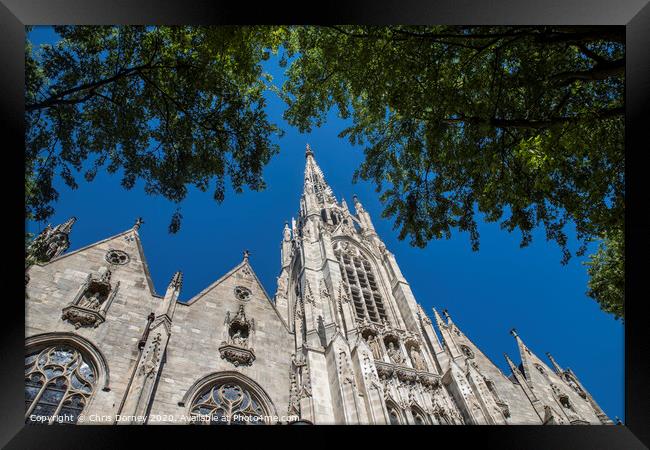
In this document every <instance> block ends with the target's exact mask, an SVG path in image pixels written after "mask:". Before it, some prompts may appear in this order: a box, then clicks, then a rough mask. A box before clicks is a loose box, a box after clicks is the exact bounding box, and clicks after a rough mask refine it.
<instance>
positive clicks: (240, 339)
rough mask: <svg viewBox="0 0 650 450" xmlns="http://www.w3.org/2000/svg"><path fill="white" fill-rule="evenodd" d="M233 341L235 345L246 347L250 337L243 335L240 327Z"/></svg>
mask: <svg viewBox="0 0 650 450" xmlns="http://www.w3.org/2000/svg"><path fill="white" fill-rule="evenodd" d="M232 341H233V343H234V344H235V345H239V346H242V347H245V346H246V343H247V341H248V339H247V338H246V337H245V336H243V335H242V332H241V330H239V329H238V330H237V331H235V333H234V334H233V335H232Z"/></svg>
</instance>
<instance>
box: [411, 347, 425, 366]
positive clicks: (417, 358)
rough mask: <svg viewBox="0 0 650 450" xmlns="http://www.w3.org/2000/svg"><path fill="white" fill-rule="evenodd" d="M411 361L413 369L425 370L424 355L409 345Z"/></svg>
mask: <svg viewBox="0 0 650 450" xmlns="http://www.w3.org/2000/svg"><path fill="white" fill-rule="evenodd" d="M411 362H412V363H413V367H415V370H421V371H423V372H424V371H426V370H427V363H426V362H425V361H424V357H423V356H422V354H421V353H420V351H419V350H418V348H417V347H415V346H413V347H411Z"/></svg>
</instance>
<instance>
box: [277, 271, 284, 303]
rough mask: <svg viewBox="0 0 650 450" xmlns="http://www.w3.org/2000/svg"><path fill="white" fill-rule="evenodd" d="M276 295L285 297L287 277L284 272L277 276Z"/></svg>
mask: <svg viewBox="0 0 650 450" xmlns="http://www.w3.org/2000/svg"><path fill="white" fill-rule="evenodd" d="M275 296H276V297H282V298H287V279H286V272H283V273H282V275H280V276H279V277H278V290H277V291H276V293H275Z"/></svg>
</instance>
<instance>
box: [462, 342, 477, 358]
mask: <svg viewBox="0 0 650 450" xmlns="http://www.w3.org/2000/svg"><path fill="white" fill-rule="evenodd" d="M460 350H461V351H462V352H463V354H464V355H465V356H466V357H467V358H469V359H472V358H474V352H473V351H472V349H471V348H469V347H468V346H466V345H461V346H460Z"/></svg>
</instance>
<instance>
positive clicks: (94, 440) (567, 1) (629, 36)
mask: <svg viewBox="0 0 650 450" xmlns="http://www.w3.org/2000/svg"><path fill="white" fill-rule="evenodd" d="M271 23H285V24H287V23H290V24H323V23H328V24H347V23H364V24H377V25H381V24H389V23H400V24H402V23H404V24H433V23H436V24H443V23H444V24H474V25H497V24H498V25H506V24H517V25H534V24H554V25H611V26H625V28H626V200H625V201H626V217H625V221H626V226H625V233H626V249H625V253H626V305H625V316H626V321H625V424H624V425H622V426H608V427H606V426H600V427H598V426H596V427H577V426H569V427H542V426H515V427H392V428H391V429H390V430H389V427H373V428H372V429H370V430H369V428H368V427H351V426H347V427H297V429H296V427H256V428H259V429H257V430H256V431H255V432H256V433H260V434H267V433H268V434H269V436H268V439H271V440H273V441H276V440H277V442H278V443H280V444H284V445H298V443H300V442H301V439H305V441H302V445H305V444H307V445H309V443H312V442H313V443H317V442H318V441H320V442H329V443H330V445H340V444H336V443H335V441H334V439H335V437H334V436H333V435H332V434H331V431H333V430H335V431H341V432H344V433H346V434H348V433H351V432H353V433H355V434H356V432H358V433H359V435H360V436H359V437H362V438H363V440H361V441H357V442H359V443H362V442H363V445H368V444H370V442H368V439H371V440H374V439H377V440H378V441H380V442H381V440H383V439H384V438H385V437H386V438H387V437H388V436H387V435H386V433H390V434H395V433H397V434H398V436H393V437H396V438H399V439H404V440H405V443H407V444H408V443H415V441H413V440H412V439H418V441H419V442H420V444H418V445H432V446H433V445H436V446H439V445H443V442H448V443H454V444H458V445H460V444H461V443H462V442H464V441H466V440H468V439H472V440H474V439H478V440H479V441H478V443H479V444H480V445H481V447H482V448H491V447H493V446H494V447H498V448H500V449H506V448H517V449H532V448H544V449H546V448H572V449H579V448H589V449H599V448H607V449H612V448H625V449H633V448H647V447H646V446H648V445H650V426H649V425H650V414H649V412H650V404H649V401H648V400H649V398H650V389H649V388H648V384H647V383H648V374H649V370H648V369H649V368H650V352H649V347H650V340H648V339H647V338H643V335H644V333H643V328H644V327H645V322H646V318H645V317H644V315H643V312H642V308H643V304H644V301H645V297H647V294H645V292H644V286H643V284H642V283H643V279H644V278H643V277H644V276H647V274H644V273H643V272H645V271H646V270H645V267H647V265H646V264H645V261H644V257H645V256H646V251H645V250H646V249H648V248H650V246H648V245H647V244H648V234H649V231H650V223H649V220H648V216H647V214H644V213H646V211H647V209H648V208H647V194H646V195H644V192H647V191H648V189H647V177H646V176H644V175H643V171H645V170H647V169H646V167H647V166H645V165H644V164H643V161H644V158H643V157H644V156H645V154H647V153H648V131H649V125H650V116H649V114H648V113H649V110H650V51H649V50H648V44H650V4H648V0H626V1H622V0H617V1H612V0H610V1H606V0H562V1H552V0H544V1H542V0H498V1H497V0H493V1H488V0H482V1H478V0H474V1H470V0H438V1H435V2H434V1H429V2H426V1H422V0H401V1H387V0H373V1H370V0H364V1H357V2H354V3H349V2H328V3H323V4H316V3H306V2H303V3H300V4H291V5H290V4H279V3H277V2H276V3H271V2H269V3H265V4H255V5H253V4H249V3H245V2H222V1H215V0H212V1H207V0H184V1H178V0H142V1H138V2H133V1H131V2H127V1H116V0H112V1H107V0H104V1H101V0H57V1H52V0H49V1H48V0H0V30H2V32H1V33H0V36H1V38H0V54H2V56H3V58H2V61H3V66H4V67H3V68H2V70H0V86H2V90H3V94H4V95H3V96H2V101H1V102H0V104H1V105H2V108H1V114H2V123H3V124H5V125H6V132H5V134H4V136H3V138H4V139H3V141H4V146H3V147H4V149H5V152H4V153H3V155H4V157H5V158H7V163H6V164H4V167H3V169H4V172H3V175H2V177H1V178H2V179H3V181H4V182H5V183H6V187H5V189H4V190H3V192H4V193H5V195H4V204H5V208H6V210H8V211H10V213H9V214H6V215H5V216H4V218H3V222H4V225H5V227H6V228H7V231H6V232H5V237H6V239H5V241H6V242H9V243H10V244H11V245H10V247H11V249H12V251H11V252H10V253H9V255H8V256H7V257H6V258H4V260H3V272H4V273H5V274H6V275H7V277H6V278H5V279H6V286H7V287H9V288H10V293H11V295H5V296H4V302H3V307H2V310H1V311H2V315H3V317H2V326H1V327H0V332H1V333H2V339H1V341H0V349H1V350H0V362H1V367H2V370H1V371H0V379H1V380H2V383H1V385H2V387H3V389H2V405H3V408H0V445H6V446H7V447H6V448H21V449H22V448H78V447H84V448H88V447H90V448H119V447H120V446H125V445H129V446H130V445H132V444H134V443H135V441H136V440H140V439H147V440H149V442H150V444H149V445H154V441H157V440H161V441H166V440H167V439H168V435H169V434H175V435H176V436H175V437H179V438H182V439H186V440H187V441H186V442H187V443H189V442H190V440H192V441H193V440H194V439H196V438H197V437H198V438H201V439H206V440H208V442H210V443H213V442H214V443H216V442H217V441H216V440H214V436H215V434H214V432H212V431H210V430H209V429H208V428H209V427H175V426H167V427H115V426H113V427H111V426H93V427H83V426H65V425H63V426H59V427H44V426H25V425H24V419H23V414H22V411H23V405H24V399H23V384H24V381H23V374H22V369H21V367H22V366H21V361H22V360H23V357H24V355H23V350H24V304H23V303H22V299H21V295H22V294H21V292H20V291H21V290H23V289H24V285H23V284H22V280H23V278H24V274H23V273H20V270H19V269H21V267H22V266H21V265H20V264H19V263H18V260H19V258H20V257H21V255H23V257H24V248H23V243H22V242H21V239H20V236H21V235H22V232H21V228H22V229H23V230H24V226H25V223H24V218H23V215H22V213H21V212H20V210H21V208H22V207H23V206H24V205H23V202H24V196H22V195H21V192H20V191H21V190H20V189H19V188H18V186H19V184H18V183H20V182H21V181H20V178H21V176H22V175H21V174H22V173H23V171H24V168H23V158H22V154H21V150H22V149H23V148H24V126H23V116H24V101H23V87H24V39H25V30H24V25H53V24H97V25H99V24H214V25H218V24H271ZM644 185H645V187H646V188H645V189H644ZM23 209H24V208H23ZM5 292H6V293H7V294H8V293H9V292H7V291H6V290H5ZM612 388H613V389H616V388H619V387H612ZM197 428H200V430H199V429H197ZM279 429H282V433H283V434H284V433H291V436H286V437H287V438H288V440H285V437H284V436H282V437H279V436H277V433H278V432H279V431H278V430H279ZM300 430H302V431H300ZM242 432H243V430H232V431H230V430H229V431H228V432H224V431H221V432H219V444H220V445H223V444H225V443H224V441H223V439H240V440H241V439H245V440H246V441H245V442H246V445H257V444H254V443H253V441H249V440H248V439H249V434H250V433H251V430H250V427H247V429H246V431H245V433H246V434H245V435H244V434H241V433H242ZM319 433H324V434H323V436H322V437H323V439H320V436H314V434H319ZM412 433H417V434H419V436H417V437H415V436H413V437H411V436H407V434H409V435H410V434H412ZM262 438H264V437H263V436H262ZM423 440H424V441H423ZM427 440H428V441H427ZM240 442H241V441H240ZM262 442H264V441H262ZM268 442H271V441H268ZM192 445H195V444H192ZM370 445H374V444H370Z"/></svg>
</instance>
